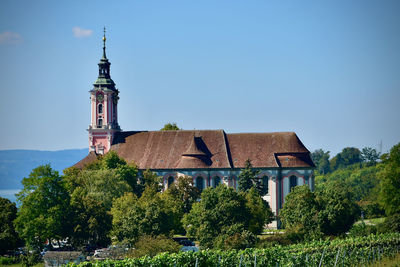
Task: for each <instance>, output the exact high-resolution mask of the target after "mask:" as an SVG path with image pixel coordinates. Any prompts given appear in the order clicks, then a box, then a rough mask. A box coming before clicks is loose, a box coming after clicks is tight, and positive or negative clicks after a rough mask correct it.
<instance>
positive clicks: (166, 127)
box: [160, 122, 181, 131]
mask: <svg viewBox="0 0 400 267" xmlns="http://www.w3.org/2000/svg"><path fill="white" fill-rule="evenodd" d="M176 130H181V129H179V127H178V126H177V125H176V123H175V122H172V123H171V122H168V123H167V124H165V125H164V127H163V128H161V129H160V131H176Z"/></svg>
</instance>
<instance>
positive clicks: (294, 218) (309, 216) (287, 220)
mask: <svg viewBox="0 0 400 267" xmlns="http://www.w3.org/2000/svg"><path fill="white" fill-rule="evenodd" d="M319 211H320V208H319V205H318V202H317V200H316V198H315V194H314V193H312V192H311V191H310V189H309V187H308V186H306V185H305V186H296V187H294V188H293V190H292V191H291V192H290V193H289V194H288V195H287V196H286V199H285V203H284V205H283V208H282V209H281V210H280V212H279V218H280V220H281V222H282V224H283V226H284V227H285V228H286V229H288V230H290V231H292V232H296V233H299V234H303V235H307V236H309V237H310V238H316V237H319V236H320V235H321V229H320V225H319V221H318V213H319Z"/></svg>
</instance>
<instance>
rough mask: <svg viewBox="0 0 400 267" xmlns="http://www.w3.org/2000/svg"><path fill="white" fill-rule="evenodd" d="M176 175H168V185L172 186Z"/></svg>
mask: <svg viewBox="0 0 400 267" xmlns="http://www.w3.org/2000/svg"><path fill="white" fill-rule="evenodd" d="M174 180H175V179H174V177H172V176H170V177H168V187H170V186H171V185H172V184H173V183H174Z"/></svg>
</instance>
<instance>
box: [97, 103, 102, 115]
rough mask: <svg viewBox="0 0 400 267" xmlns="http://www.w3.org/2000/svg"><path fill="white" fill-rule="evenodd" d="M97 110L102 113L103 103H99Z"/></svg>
mask: <svg viewBox="0 0 400 267" xmlns="http://www.w3.org/2000/svg"><path fill="white" fill-rule="evenodd" d="M98 112H99V114H103V104H99V106H98Z"/></svg>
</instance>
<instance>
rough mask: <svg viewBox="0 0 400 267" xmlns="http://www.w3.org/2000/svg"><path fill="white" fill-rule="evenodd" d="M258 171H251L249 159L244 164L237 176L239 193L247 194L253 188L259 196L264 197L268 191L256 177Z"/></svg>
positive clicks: (266, 186)
mask: <svg viewBox="0 0 400 267" xmlns="http://www.w3.org/2000/svg"><path fill="white" fill-rule="evenodd" d="M258 174H259V171H256V170H254V169H253V165H252V164H251V161H250V159H247V160H246V162H245V167H244V169H242V170H241V172H240V174H239V181H238V185H239V191H242V192H247V191H249V190H250V189H251V188H252V187H254V188H255V189H256V190H257V191H258V193H259V194H260V195H261V196H264V195H265V194H266V193H267V192H268V191H267V190H268V185H264V184H263V183H262V180H261V179H260V178H258V177H257V175H258Z"/></svg>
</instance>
